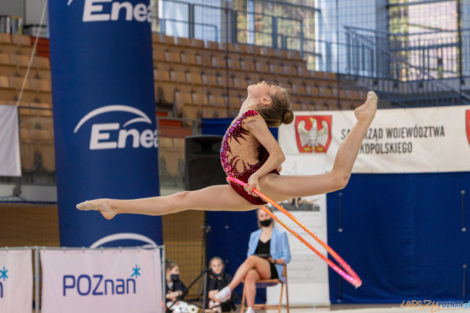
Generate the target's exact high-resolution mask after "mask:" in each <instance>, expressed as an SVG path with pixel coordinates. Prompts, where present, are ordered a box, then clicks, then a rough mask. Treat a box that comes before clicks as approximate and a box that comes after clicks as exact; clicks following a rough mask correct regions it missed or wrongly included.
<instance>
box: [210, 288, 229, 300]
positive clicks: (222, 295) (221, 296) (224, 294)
mask: <svg viewBox="0 0 470 313" xmlns="http://www.w3.org/2000/svg"><path fill="white" fill-rule="evenodd" d="M231 296H232V291H231V290H230V288H229V287H228V286H227V287H225V288H222V290H221V291H219V293H217V294H216V295H215V297H214V298H215V299H216V300H217V301H219V302H225V301H227V300H228V299H230V297H231Z"/></svg>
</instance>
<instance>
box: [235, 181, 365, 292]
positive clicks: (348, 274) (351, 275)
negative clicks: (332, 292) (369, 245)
mask: <svg viewBox="0 0 470 313" xmlns="http://www.w3.org/2000/svg"><path fill="white" fill-rule="evenodd" d="M227 181H229V182H233V183H236V184H238V185H240V186H242V187H245V186H246V183H245V182H243V181H241V180H239V179H237V178H234V177H230V176H228V177H227ZM253 192H254V193H255V194H256V195H258V196H259V197H260V198H261V199H263V200H264V201H266V202H268V203H270V204H272V205H273V206H274V207H276V208H277V209H278V210H279V211H281V212H282V213H284V214H285V215H287V217H289V218H290V219H291V220H292V221H294V222H295V223H296V224H297V225H299V226H300V227H301V228H302V229H303V230H304V231H306V232H307V233H308V234H309V235H310V236H312V237H313V238H314V239H315V240H316V241H317V242H318V243H319V244H320V245H322V246H323V248H325V249H326V251H328V253H329V254H330V255H331V256H332V257H333V259H335V260H336V262H338V264H339V266H341V267H342V268H340V267H339V266H338V265H336V264H335V263H333V261H331V260H330V259H328V258H327V257H326V256H324V255H323V254H321V253H320V252H319V251H318V250H317V249H315V248H314V247H313V246H312V245H311V244H310V243H308V242H307V241H306V240H305V239H304V238H302V237H301V236H300V235H299V234H298V233H297V232H295V231H294V230H292V229H290V228H289V227H288V226H287V225H286V224H284V223H283V222H281V221H280V220H279V219H278V218H277V217H276V216H275V215H274V214H273V213H271V211H269V209H267V208H266V207H263V208H262V209H263V210H264V211H265V212H266V213H268V214H269V215H270V216H271V217H272V218H273V219H274V220H275V221H276V222H278V223H279V224H281V225H282V226H283V227H284V228H285V229H287V230H288V231H289V232H290V233H291V234H292V235H294V236H295V237H297V239H299V240H300V241H301V242H303V243H304V244H305V245H306V246H307V247H309V248H310V250H312V251H313V252H315V253H316V254H317V255H318V256H319V257H320V258H322V259H323V260H324V261H325V262H326V263H327V264H328V265H329V266H330V267H331V268H332V269H333V270H334V271H335V272H336V273H338V274H339V275H340V276H341V277H343V278H344V279H345V280H346V281H348V282H349V283H350V284H351V285H353V286H354V287H355V288H359V287H360V286H361V285H362V280H361V279H360V278H359V276H358V275H357V274H356V273H355V272H354V270H353V269H352V268H351V267H350V266H349V265H348V263H346V262H345V261H344V260H343V259H342V258H341V257H340V256H339V255H338V254H337V253H336V252H335V251H334V250H333V249H332V248H331V247H330V246H329V245H327V244H326V243H325V242H323V241H322V240H321V239H320V238H318V237H317V235H315V234H314V233H312V232H311V231H310V230H309V229H308V228H307V227H305V225H304V224H302V223H301V222H300V221H299V220H298V219H297V218H296V217H295V216H294V215H292V214H291V213H289V212H288V211H287V210H286V209H284V208H283V207H282V206H280V205H279V204H277V203H276V202H275V201H274V200H272V199H270V198H269V197H268V196H266V195H265V194H263V193H262V192H261V191H259V190H258V189H256V188H253Z"/></svg>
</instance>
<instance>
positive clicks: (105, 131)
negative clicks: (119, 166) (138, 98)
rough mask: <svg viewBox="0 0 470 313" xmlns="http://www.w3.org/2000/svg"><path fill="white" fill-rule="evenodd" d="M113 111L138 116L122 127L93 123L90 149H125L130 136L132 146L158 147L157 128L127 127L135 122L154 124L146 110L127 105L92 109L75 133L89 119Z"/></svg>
mask: <svg viewBox="0 0 470 313" xmlns="http://www.w3.org/2000/svg"><path fill="white" fill-rule="evenodd" d="M112 112H124V113H130V114H132V115H134V116H136V117H134V118H132V119H130V120H129V121H127V122H126V123H124V125H123V126H122V128H121V126H120V124H119V123H101V124H98V123H96V124H92V125H91V135H90V144H89V148H90V150H104V149H124V148H126V146H127V142H128V141H129V140H128V138H131V139H132V140H131V142H132V148H140V147H143V148H156V147H158V136H157V131H156V130H153V129H150V128H147V129H145V130H143V131H139V130H138V129H136V128H130V129H126V127H127V126H129V125H132V124H135V123H146V124H149V125H151V124H152V121H151V120H150V118H149V117H148V116H147V115H146V114H145V113H144V112H142V111H141V110H139V109H136V108H134V107H130V106H127V105H108V106H104V107H101V108H98V109H95V110H93V111H91V112H90V113H88V114H87V115H85V116H84V117H83V118H82V119H81V120H80V121H79V122H78V124H77V125H76V126H75V129H74V131H73V133H74V134H76V133H77V132H78V131H79V130H80V129H81V127H82V126H83V125H84V124H85V123H86V122H88V121H89V120H91V119H93V118H95V117H97V116H99V115H101V114H110V113H112Z"/></svg>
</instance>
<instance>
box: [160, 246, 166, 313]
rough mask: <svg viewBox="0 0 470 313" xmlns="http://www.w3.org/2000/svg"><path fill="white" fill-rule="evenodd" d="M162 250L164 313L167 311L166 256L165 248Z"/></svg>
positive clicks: (162, 247)
mask: <svg viewBox="0 0 470 313" xmlns="http://www.w3.org/2000/svg"><path fill="white" fill-rule="evenodd" d="M161 249H162V266H161V268H162V306H163V308H162V309H163V311H162V312H165V311H166V301H165V296H166V294H165V289H166V255H165V246H164V245H161Z"/></svg>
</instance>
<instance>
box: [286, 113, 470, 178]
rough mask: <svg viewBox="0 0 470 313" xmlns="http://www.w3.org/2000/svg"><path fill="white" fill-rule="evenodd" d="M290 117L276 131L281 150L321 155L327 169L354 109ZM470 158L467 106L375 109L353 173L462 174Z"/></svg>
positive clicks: (469, 164) (350, 120) (468, 169)
mask: <svg viewBox="0 0 470 313" xmlns="http://www.w3.org/2000/svg"><path fill="white" fill-rule="evenodd" d="M294 121H295V122H294V123H292V124H290V125H283V126H281V127H280V129H279V143H280V145H281V147H282V148H283V150H284V152H285V154H286V155H298V154H302V155H313V154H316V155H320V156H322V158H325V159H326V160H327V164H328V166H327V169H331V167H332V166H333V162H334V158H335V156H336V152H337V150H338V147H339V145H340V144H341V142H342V141H343V140H344V138H345V137H346V135H347V134H348V132H349V131H350V130H351V128H352V127H353V125H354V123H355V121H356V119H355V116H354V112H353V111H328V112H325V111H322V112H296V113H295V119H294ZM469 160H470V106H449V107H440V108H439V107H433V108H419V109H388V110H378V111H377V114H376V117H375V119H374V121H373V123H372V125H371V126H370V128H369V130H368V132H367V134H366V136H365V138H364V140H363V143H362V146H361V150H360V152H359V156H358V158H357V160H356V163H355V165H354V169H353V172H355V173H417V172H461V171H470V162H469ZM305 174H308V173H305Z"/></svg>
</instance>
